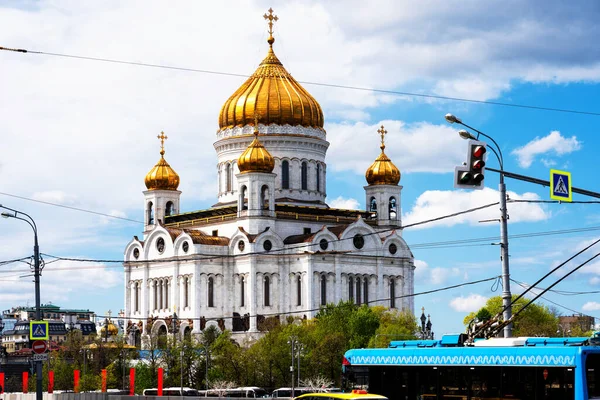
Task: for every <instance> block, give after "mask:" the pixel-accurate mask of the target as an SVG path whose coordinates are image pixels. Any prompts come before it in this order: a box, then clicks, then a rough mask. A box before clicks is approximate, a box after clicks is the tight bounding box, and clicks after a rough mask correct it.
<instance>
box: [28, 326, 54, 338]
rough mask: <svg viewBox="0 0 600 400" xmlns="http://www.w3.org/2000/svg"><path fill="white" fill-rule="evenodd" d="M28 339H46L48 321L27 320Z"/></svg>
mask: <svg viewBox="0 0 600 400" xmlns="http://www.w3.org/2000/svg"><path fill="white" fill-rule="evenodd" d="M29 339H31V340H48V339H49V338H48V321H29Z"/></svg>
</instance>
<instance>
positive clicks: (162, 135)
mask: <svg viewBox="0 0 600 400" xmlns="http://www.w3.org/2000/svg"><path fill="white" fill-rule="evenodd" d="M157 138H158V139H160V151H165V140H167V139H168V138H169V137H168V136H167V135H165V133H164V132H160V135H158V136H157Z"/></svg>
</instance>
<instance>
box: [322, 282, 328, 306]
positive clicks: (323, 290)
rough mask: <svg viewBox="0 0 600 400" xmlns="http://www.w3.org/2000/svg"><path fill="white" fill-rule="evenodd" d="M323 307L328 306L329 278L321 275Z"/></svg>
mask: <svg viewBox="0 0 600 400" xmlns="http://www.w3.org/2000/svg"><path fill="white" fill-rule="evenodd" d="M321 305H322V306H326V305H327V277H326V276H325V275H321Z"/></svg>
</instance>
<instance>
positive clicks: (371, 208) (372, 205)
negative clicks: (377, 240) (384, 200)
mask: <svg viewBox="0 0 600 400" xmlns="http://www.w3.org/2000/svg"><path fill="white" fill-rule="evenodd" d="M369 212H370V213H371V218H377V200H375V197H371V201H370V202H369Z"/></svg>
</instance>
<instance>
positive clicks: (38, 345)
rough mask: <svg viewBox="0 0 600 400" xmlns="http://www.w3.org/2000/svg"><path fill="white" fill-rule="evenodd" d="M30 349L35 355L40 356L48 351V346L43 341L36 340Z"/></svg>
mask: <svg viewBox="0 0 600 400" xmlns="http://www.w3.org/2000/svg"><path fill="white" fill-rule="evenodd" d="M31 349H32V350H33V352H34V353H35V354H42V353H45V352H46V350H48V345H47V344H46V342H44V341H43V340H36V341H35V342H33V343H32V344H31Z"/></svg>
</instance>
